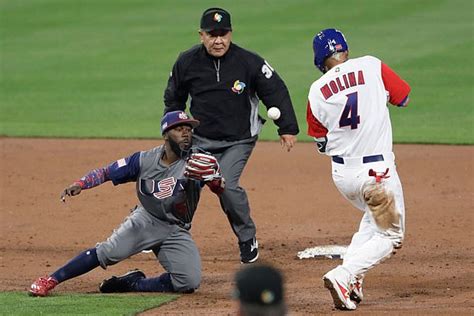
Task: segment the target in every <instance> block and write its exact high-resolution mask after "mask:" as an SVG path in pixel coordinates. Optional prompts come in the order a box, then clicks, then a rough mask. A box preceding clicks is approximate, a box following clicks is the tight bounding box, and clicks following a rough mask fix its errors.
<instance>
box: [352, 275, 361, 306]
mask: <svg viewBox="0 0 474 316" xmlns="http://www.w3.org/2000/svg"><path fill="white" fill-rule="evenodd" d="M363 281H364V278H363V277H355V278H354V279H353V280H352V282H351V290H352V291H351V294H350V298H351V300H353V301H354V302H356V303H357V304H359V303H360V302H361V301H362V300H363V299H364V293H363V292H362V282H363Z"/></svg>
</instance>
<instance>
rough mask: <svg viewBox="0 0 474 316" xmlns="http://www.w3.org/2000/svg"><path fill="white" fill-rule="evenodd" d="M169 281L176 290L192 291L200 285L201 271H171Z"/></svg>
mask: <svg viewBox="0 0 474 316" xmlns="http://www.w3.org/2000/svg"><path fill="white" fill-rule="evenodd" d="M171 282H172V284H173V288H174V290H175V291H176V292H180V293H192V292H194V290H196V289H198V288H199V286H200V285H201V271H200V270H197V269H195V270H192V271H189V272H187V273H172V274H171Z"/></svg>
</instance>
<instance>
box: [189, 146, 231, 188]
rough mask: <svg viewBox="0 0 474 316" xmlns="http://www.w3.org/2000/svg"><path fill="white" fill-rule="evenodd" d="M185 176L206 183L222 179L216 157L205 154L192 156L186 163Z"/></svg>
mask: <svg viewBox="0 0 474 316" xmlns="http://www.w3.org/2000/svg"><path fill="white" fill-rule="evenodd" d="M184 175H185V176H186V177H188V178H191V179H195V180H199V181H204V182H208V181H212V180H215V179H218V178H222V176H221V174H220V167H219V163H218V162H217V159H216V157H214V156H212V155H208V154H203V153H194V154H191V156H190V157H189V158H188V160H187V162H186V167H185V170H184Z"/></svg>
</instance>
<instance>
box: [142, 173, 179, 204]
mask: <svg viewBox="0 0 474 316" xmlns="http://www.w3.org/2000/svg"><path fill="white" fill-rule="evenodd" d="M176 183H177V181H176V179H175V178H174V177H169V178H166V179H163V180H160V181H158V182H156V181H155V180H152V179H141V180H140V186H139V189H140V192H141V193H142V194H144V195H153V196H154V197H156V198H157V199H160V200H162V199H165V198H168V197H170V196H173V193H174V191H175V187H176Z"/></svg>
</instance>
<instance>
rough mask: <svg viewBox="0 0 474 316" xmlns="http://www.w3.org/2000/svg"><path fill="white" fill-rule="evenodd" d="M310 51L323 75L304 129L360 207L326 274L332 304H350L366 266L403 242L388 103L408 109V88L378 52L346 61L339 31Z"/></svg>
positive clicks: (325, 34) (358, 294)
mask: <svg viewBox="0 0 474 316" xmlns="http://www.w3.org/2000/svg"><path fill="white" fill-rule="evenodd" d="M313 50H314V63H315V65H316V67H317V68H318V69H319V70H321V71H322V72H323V74H324V75H323V76H322V77H321V78H319V79H318V80H316V81H315V82H314V83H313V84H312V85H311V88H310V91H309V96H308V107H307V122H308V134H309V135H310V136H312V137H314V139H315V141H316V144H317V147H318V150H319V152H320V153H323V154H326V155H328V156H330V157H331V160H332V178H333V181H334V183H335V185H336V187H337V189H338V190H339V191H340V192H341V194H342V195H343V196H344V197H345V198H346V199H347V200H349V201H350V202H351V203H352V204H353V205H354V206H355V207H356V208H358V209H359V210H361V211H362V212H364V213H363V217H362V220H361V222H360V226H359V230H358V231H357V232H356V233H355V234H354V236H353V237H352V241H351V243H350V245H349V247H348V250H347V253H346V254H345V256H344V260H343V263H342V265H339V266H337V267H336V268H335V269H333V270H331V271H329V272H328V273H326V274H325V275H324V277H323V280H324V285H325V287H326V288H327V289H328V290H329V291H330V293H331V296H332V298H333V300H334V305H335V306H336V308H338V309H343V310H354V309H356V303H360V301H361V300H362V298H363V294H362V281H363V278H364V276H365V274H366V272H367V271H368V270H369V269H371V268H373V267H374V266H375V265H377V264H379V263H380V262H382V261H383V260H384V259H387V258H388V257H390V255H391V254H392V253H394V251H395V250H396V249H398V248H400V247H401V245H402V241H403V236H404V231H405V223H404V221H405V205H404V201H403V190H402V185H401V183H400V179H399V177H398V174H397V170H396V166H395V156H394V154H393V152H392V126H391V123H390V117H389V111H388V108H387V102H390V103H391V104H393V105H396V106H398V107H405V106H406V105H407V104H408V101H409V98H408V94H409V92H410V87H409V85H408V84H407V83H406V82H405V81H403V80H402V79H401V78H400V77H399V76H398V75H397V74H396V73H395V72H394V71H393V70H391V69H390V68H389V67H388V66H387V65H385V64H384V63H383V62H382V61H381V60H379V59H377V58H375V57H372V56H364V57H360V58H353V59H349V58H348V56H349V51H348V46H347V42H346V40H345V38H344V35H343V34H342V33H341V32H340V31H338V30H336V29H325V30H323V31H321V32H319V33H318V34H317V35H316V36H315V37H314V40H313Z"/></svg>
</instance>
